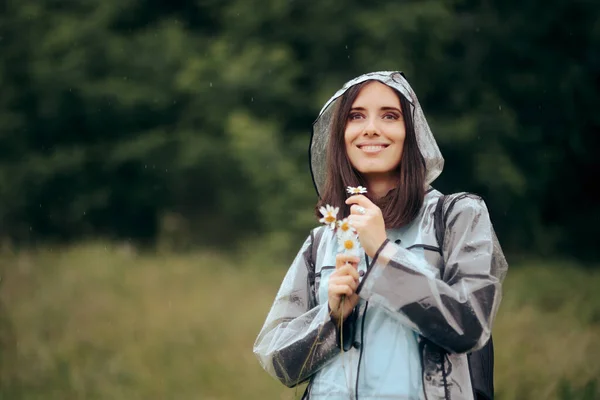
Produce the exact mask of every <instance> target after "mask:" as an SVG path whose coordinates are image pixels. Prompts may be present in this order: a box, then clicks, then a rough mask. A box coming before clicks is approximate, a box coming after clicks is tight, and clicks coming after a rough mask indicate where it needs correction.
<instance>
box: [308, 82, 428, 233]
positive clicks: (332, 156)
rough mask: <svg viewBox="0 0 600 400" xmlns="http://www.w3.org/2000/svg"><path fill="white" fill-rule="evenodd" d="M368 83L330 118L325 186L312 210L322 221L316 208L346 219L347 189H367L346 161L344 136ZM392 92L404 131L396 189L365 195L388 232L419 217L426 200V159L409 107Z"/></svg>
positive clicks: (347, 94) (355, 89) (351, 92)
mask: <svg viewBox="0 0 600 400" xmlns="http://www.w3.org/2000/svg"><path fill="white" fill-rule="evenodd" d="M370 82H373V81H372V80H368V81H365V82H362V83H360V84H357V85H354V86H353V87H351V88H350V89H348V90H347V91H346V92H345V93H344V94H343V95H342V97H341V98H340V99H339V100H338V101H337V105H336V109H335V112H334V115H333V118H332V119H331V129H330V132H331V136H330V138H329V144H328V148H327V167H326V168H327V174H326V179H325V185H324V188H323V190H322V191H321V192H322V193H320V195H321V196H320V199H319V201H318V202H317V206H316V207H315V214H316V216H317V218H321V214H320V212H319V208H320V207H321V206H324V205H325V204H330V205H332V206H334V207H339V208H340V214H341V217H342V218H345V217H347V216H348V215H349V214H350V207H349V206H348V205H347V204H346V203H345V201H346V198H347V195H346V187H347V186H353V187H356V186H367V185H366V180H365V178H364V177H363V176H362V174H361V173H360V172H358V171H357V170H356V169H355V168H354V167H353V166H352V163H351V162H350V159H349V158H348V153H347V152H346V143H345V140H344V133H345V130H346V124H347V122H348V115H349V114H350V110H351V109H352V104H353V103H354V101H355V100H356V97H357V96H358V93H359V92H360V90H361V89H362V88H363V87H364V86H365V85H367V84H368V83H370ZM391 89H392V90H394V93H396V96H398V99H399V100H400V107H401V108H402V114H403V119H404V127H405V131H406V136H405V138H404V146H403V150H402V157H401V160H400V164H399V165H398V169H397V173H398V186H396V187H395V188H394V189H392V190H390V191H389V192H388V193H387V194H386V195H385V196H383V197H382V198H379V199H374V198H373V197H372V196H371V195H370V194H369V193H367V197H369V199H370V200H371V201H373V202H374V203H375V204H376V205H377V206H378V207H379V208H381V211H382V213H383V219H384V221H385V226H386V228H388V229H389V228H398V227H400V226H403V225H406V224H408V223H409V222H411V221H412V220H413V219H414V218H415V217H416V216H417V215H418V213H419V210H420V209H421V207H422V206H423V199H424V198H425V159H424V158H423V155H422V154H421V152H420V151H419V147H418V145H417V137H416V133H415V126H414V119H413V116H412V112H411V110H412V108H411V104H410V103H409V101H408V100H407V99H406V98H405V97H404V96H403V95H402V94H401V93H400V92H398V91H397V90H395V89H394V88H391Z"/></svg>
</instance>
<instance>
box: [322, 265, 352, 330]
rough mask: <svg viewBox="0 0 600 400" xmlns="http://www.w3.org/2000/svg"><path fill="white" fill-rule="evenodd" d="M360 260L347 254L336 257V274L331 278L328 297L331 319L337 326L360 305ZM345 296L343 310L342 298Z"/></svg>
mask: <svg viewBox="0 0 600 400" xmlns="http://www.w3.org/2000/svg"><path fill="white" fill-rule="evenodd" d="M358 262H359V258H358V257H356V256H350V255H346V254H338V255H337V256H336V257H335V272H333V273H332V274H331V276H330V277H329V286H328V290H327V293H328V297H329V310H330V311H331V318H332V319H333V320H334V322H335V323H336V324H337V323H338V322H339V320H340V318H341V317H343V319H344V320H345V319H346V318H348V315H350V313H351V312H352V310H353V309H354V307H355V306H356V304H357V303H358V295H357V294H356V288H357V287H358V271H357V269H358ZM343 296H345V300H344V304H343V308H342V307H341V303H342V297H343Z"/></svg>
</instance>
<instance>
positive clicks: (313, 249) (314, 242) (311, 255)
mask: <svg viewBox="0 0 600 400" xmlns="http://www.w3.org/2000/svg"><path fill="white" fill-rule="evenodd" d="M323 229H324V227H319V228H317V229H314V230H311V231H310V248H309V249H308V260H307V263H306V268H308V273H307V278H306V279H307V284H308V291H309V294H308V296H309V308H313V307H314V306H316V304H317V295H316V293H315V278H316V275H315V269H316V262H317V252H318V251H319V242H320V241H321V236H323Z"/></svg>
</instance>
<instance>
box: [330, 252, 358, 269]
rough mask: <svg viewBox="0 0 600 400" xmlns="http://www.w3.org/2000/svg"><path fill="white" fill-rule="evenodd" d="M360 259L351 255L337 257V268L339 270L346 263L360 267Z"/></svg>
mask: <svg viewBox="0 0 600 400" xmlns="http://www.w3.org/2000/svg"><path fill="white" fill-rule="evenodd" d="M359 261H360V258H358V257H356V256H352V255H349V254H338V255H337V256H335V267H336V268H339V267H341V266H342V265H344V264H346V263H350V264H355V265H358V262H359Z"/></svg>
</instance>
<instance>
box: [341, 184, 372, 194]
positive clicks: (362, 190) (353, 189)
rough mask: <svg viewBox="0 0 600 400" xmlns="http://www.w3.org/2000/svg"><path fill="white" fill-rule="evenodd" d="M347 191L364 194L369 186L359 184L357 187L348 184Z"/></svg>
mask: <svg viewBox="0 0 600 400" xmlns="http://www.w3.org/2000/svg"><path fill="white" fill-rule="evenodd" d="M346 191H347V192H348V194H363V193H367V188H366V187H363V186H357V187H352V186H348V187H347V188H346Z"/></svg>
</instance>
